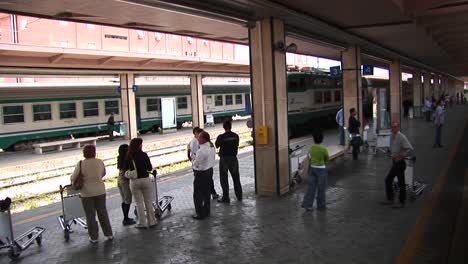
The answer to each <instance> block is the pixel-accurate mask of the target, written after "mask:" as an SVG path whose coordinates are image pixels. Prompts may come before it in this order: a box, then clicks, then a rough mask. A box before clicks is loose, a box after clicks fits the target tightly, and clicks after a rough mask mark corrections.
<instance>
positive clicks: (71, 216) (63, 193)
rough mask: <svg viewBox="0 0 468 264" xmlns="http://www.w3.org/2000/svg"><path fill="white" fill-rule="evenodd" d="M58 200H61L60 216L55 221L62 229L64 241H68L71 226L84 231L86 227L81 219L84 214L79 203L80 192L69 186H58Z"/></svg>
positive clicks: (71, 230) (71, 231)
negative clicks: (81, 228) (77, 226)
mask: <svg viewBox="0 0 468 264" xmlns="http://www.w3.org/2000/svg"><path fill="white" fill-rule="evenodd" d="M60 198H61V200H62V215H61V216H59V217H57V220H58V222H59V224H60V227H62V229H63V237H64V238H65V241H68V240H69V239H70V234H71V233H73V229H72V227H71V225H72V224H78V225H80V226H82V227H84V228H85V229H86V228H88V226H87V225H86V221H84V220H83V219H82V217H84V216H85V212H84V209H83V205H82V203H81V198H80V192H79V191H76V190H74V189H73V188H72V185H71V184H69V185H65V186H62V185H60Z"/></svg>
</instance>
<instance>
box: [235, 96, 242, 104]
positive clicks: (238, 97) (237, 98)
mask: <svg viewBox="0 0 468 264" xmlns="http://www.w3.org/2000/svg"><path fill="white" fill-rule="evenodd" d="M238 104H242V94H236V105H238Z"/></svg>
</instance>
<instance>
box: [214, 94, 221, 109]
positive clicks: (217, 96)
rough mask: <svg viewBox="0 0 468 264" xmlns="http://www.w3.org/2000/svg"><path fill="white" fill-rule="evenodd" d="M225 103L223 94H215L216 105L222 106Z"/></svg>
mask: <svg viewBox="0 0 468 264" xmlns="http://www.w3.org/2000/svg"><path fill="white" fill-rule="evenodd" d="M221 105H223V96H222V95H216V96H215V106H221Z"/></svg>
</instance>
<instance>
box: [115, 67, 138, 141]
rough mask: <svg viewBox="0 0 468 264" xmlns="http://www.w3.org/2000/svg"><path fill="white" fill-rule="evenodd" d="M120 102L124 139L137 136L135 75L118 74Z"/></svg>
mask: <svg viewBox="0 0 468 264" xmlns="http://www.w3.org/2000/svg"><path fill="white" fill-rule="evenodd" d="M119 77H120V103H121V105H122V107H121V108H122V119H123V122H125V139H132V138H136V137H137V136H138V128H137V116H136V103H135V100H136V98H135V92H134V91H133V85H134V84H135V76H134V75H133V74H131V73H128V74H120V76H119Z"/></svg>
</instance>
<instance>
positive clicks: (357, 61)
mask: <svg viewBox="0 0 468 264" xmlns="http://www.w3.org/2000/svg"><path fill="white" fill-rule="evenodd" d="M341 60H342V64H343V113H344V121H345V122H344V123H345V127H349V125H348V121H349V109H351V108H356V111H357V117H356V118H357V119H358V120H360V121H361V123H362V77H361V48H360V47H359V46H357V45H356V46H353V47H350V48H348V49H346V50H345V51H343V52H342V53H341ZM361 130H362V127H361ZM346 140H348V138H346Z"/></svg>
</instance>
